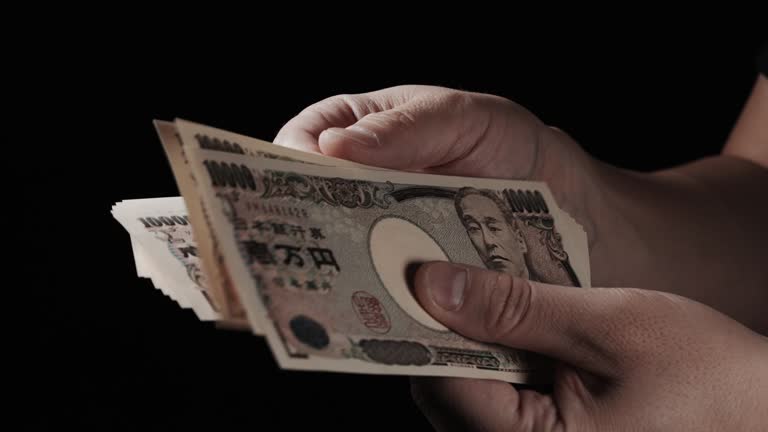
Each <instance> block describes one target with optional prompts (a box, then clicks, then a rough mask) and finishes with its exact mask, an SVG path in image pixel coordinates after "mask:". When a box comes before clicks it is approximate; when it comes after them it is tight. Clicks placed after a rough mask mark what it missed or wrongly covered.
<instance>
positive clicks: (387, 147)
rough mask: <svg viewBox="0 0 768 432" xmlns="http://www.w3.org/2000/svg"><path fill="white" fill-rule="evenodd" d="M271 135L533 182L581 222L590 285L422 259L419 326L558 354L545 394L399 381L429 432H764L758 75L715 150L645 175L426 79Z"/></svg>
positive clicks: (762, 114) (765, 304)
mask: <svg viewBox="0 0 768 432" xmlns="http://www.w3.org/2000/svg"><path fill="white" fill-rule="evenodd" d="M275 142H276V143H277V144H281V145H286V146H291V147H295V148H299V149H302V150H308V151H315V152H322V153H324V154H327V155H330V156H335V157H340V158H345V159H349V160H353V161H356V162H360V163H364V164H368V165H376V166H381V167H386V168H394V169H401V170H412V171H424V172H431V173H440V174H450V175H463V176H475V177H495V178H511V179H532V180H540V181H545V182H547V184H548V185H549V187H550V189H551V190H552V193H553V194H554V196H555V199H556V200H557V203H558V204H559V205H560V206H561V207H562V208H563V209H564V210H565V211H567V212H568V213H569V214H571V215H572V216H573V217H574V218H575V219H576V220H577V221H578V222H579V223H581V224H582V226H584V228H585V230H586V231H587V234H588V238H589V248H590V263H591V266H592V285H593V286H596V287H606V288H591V289H574V288H565V287H557V286H551V285H546V284H541V283H536V282H528V281H527V280H525V279H517V278H513V277H511V276H509V275H505V274H503V273H498V272H494V271H490V270H485V269H478V268H469V267H464V266H457V265H450V264H446V263H430V264H427V265H424V266H422V268H421V269H420V270H419V272H418V273H417V277H416V293H417V298H418V299H419V301H420V303H421V304H422V306H423V307H424V308H425V309H426V310H427V311H428V312H429V313H430V314H432V316H434V317H435V319H437V320H438V321H441V322H442V323H443V324H445V325H446V326H448V327H449V328H451V329H453V330H454V331H457V332H458V333H461V334H463V335H465V336H468V337H471V338H474V339H478V340H482V341H488V342H495V343H500V344H506V345H508V346H511V347H515V348H523V349H529V350H532V351H537V352H540V353H543V354H546V355H549V356H551V357H553V358H555V359H558V360H560V362H561V364H562V367H561V368H560V371H559V373H558V375H557V376H556V377H555V385H554V392H553V393H552V394H540V393H537V392H534V391H531V390H524V391H518V390H516V389H515V388H514V387H513V386H511V385H509V384H506V383H501V382H496V381H490V380H470V379H449V378H439V379H438V378H434V379H414V380H413V383H414V386H413V389H414V397H415V398H416V400H417V402H419V406H420V407H421V408H422V410H423V411H424V413H425V415H426V416H427V418H428V419H429V420H430V422H431V423H432V424H433V425H434V426H435V428H437V429H439V430H451V429H453V428H456V429H458V430H565V429H573V430H593V429H596V430H762V428H764V426H765V424H768V417H767V416H768V414H766V413H768V361H767V360H766V359H768V339H766V338H765V337H763V336H762V335H761V333H762V334H766V332H767V331H768V314H766V313H765V310H766V309H768V288H767V287H768V271H766V269H765V265H766V259H765V257H766V252H765V250H766V249H765V248H766V239H768V223H766V221H768V200H766V199H760V198H761V197H764V196H765V195H766V190H768V82H767V80H766V79H765V77H762V76H760V77H758V78H757V80H756V82H755V86H754V88H753V91H752V94H751V95H750V98H749V100H748V101H747V104H746V105H745V107H744V110H743V112H742V115H741V116H740V118H739V120H738V122H737V123H736V125H735V126H734V129H733V132H732V134H731V136H730V137H729V140H728V142H727V143H726V145H725V146H724V149H723V152H722V154H720V155H718V156H715V157H710V158H705V159H702V160H698V161H694V162H691V163H688V164H685V165H682V166H678V167H674V168H671V169H666V170H662V171H658V172H655V173H650V174H647V173H637V172H632V171H628V170H624V169H620V168H617V167H614V166H610V165H608V164H605V163H603V162H601V161H598V160H595V159H593V158H592V157H590V156H589V155H588V154H586V153H585V152H584V151H583V150H582V149H581V148H580V147H579V145H578V144H577V143H576V142H575V141H574V140H573V139H572V138H571V137H569V136H568V135H567V134H565V133H564V132H562V131H560V130H558V129H556V128H553V127H549V126H547V125H545V124H543V123H542V122H541V121H540V120H539V119H538V118H536V117H535V116H534V115H533V114H531V113H530V112H528V111H527V110H525V108H523V107H521V106H519V105H517V104H515V103H514V102H512V101H509V100H507V99H504V98H501V97H497V96H492V95H486V94H478V93H468V92H460V91H455V90H451V89H445V88H437V87H425V86H403V87H395V88H389V89H384V90H380V91H377V92H372V93H367V94H358V95H340V96H336V97H332V98H329V99H327V100H324V101H321V102H319V103H317V104H315V105H312V106H310V107H308V108H307V109H306V110H304V111H303V112H302V113H300V114H299V115H298V116H296V117H295V118H294V119H292V120H291V121H290V122H288V123H287V124H286V125H285V127H284V128H283V129H282V130H281V131H280V133H279V134H278V136H277V137H276V138H275ZM626 287H636V288H626ZM640 288H642V289H640Z"/></svg>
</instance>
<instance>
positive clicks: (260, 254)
mask: <svg viewBox="0 0 768 432" xmlns="http://www.w3.org/2000/svg"><path fill="white" fill-rule="evenodd" d="M181 137H182V141H183V143H184V148H185V151H186V154H187V156H188V159H189V166H190V168H191V171H192V172H193V173H194V175H195V177H196V178H197V179H198V182H197V184H196V186H197V188H198V191H197V192H198V195H199V197H200V198H201V199H202V205H203V207H204V208H205V209H206V212H207V214H208V216H209V217H210V223H211V228H212V230H211V235H212V236H214V238H215V241H216V242H217V244H219V247H220V249H221V252H222V255H223V257H224V259H223V260H222V261H220V262H219V263H218V265H223V266H226V267H227V271H228V273H229V274H231V276H232V280H233V284H234V286H235V288H236V289H237V291H238V294H239V296H240V298H241V301H242V302H243V305H244V307H245V309H246V310H247V312H248V318H249V320H251V322H253V323H255V324H256V325H258V326H259V327H260V328H261V329H262V330H263V331H264V333H265V335H266V337H267V339H268V341H269V345H270V347H271V349H272V351H273V353H274V355H275V356H276V358H277V360H278V362H279V364H280V366H281V367H283V368H287V369H304V370H325V371H339V372H356V373H373V374H403V375H439V376H461V377H475V378H489V379H499V380H504V381H510V382H529V381H531V380H532V377H535V374H536V373H537V372H541V371H542V370H546V366H547V362H546V361H545V359H544V358H542V357H539V356H535V355H533V354H531V353H527V352H522V351H518V350H513V349H509V348H505V347H499V346H495V345H490V344H484V343H479V342H476V341H472V340H469V339H466V338H464V337H462V336H460V335H458V334H456V333H454V332H452V331H450V330H449V329H447V328H445V327H444V326H443V325H441V324H440V323H439V322H437V321H435V320H434V319H433V318H432V317H430V316H429V315H428V314H427V313H426V312H425V311H424V310H423V309H422V308H421V307H420V306H419V304H418V303H417V302H416V300H415V298H414V296H413V295H412V293H411V291H410V287H409V280H408V275H409V273H410V272H411V271H412V270H413V268H414V265H417V264H418V263H420V262H424V261H432V260H445V261H452V262H458V263H465V264H470V265H476V266H484V267H487V268H490V269H494V270H497V271H503V272H507V273H509V274H513V275H517V276H521V277H525V278H528V279H531V280H537V281H543V282H547V283H554V284H559V285H569V286H574V287H578V286H584V287H586V286H589V284H590V281H589V263H588V258H589V257H588V252H587V242H586V236H585V235H584V231H583V230H582V229H581V228H580V227H579V226H578V225H577V224H576V223H575V222H574V221H573V219H572V218H570V217H569V216H568V215H566V214H565V213H563V212H562V211H561V210H560V209H559V208H558V207H557V205H556V204H555V202H554V199H553V197H552V195H551V193H550V191H549V190H548V188H547V187H546V185H545V184H543V183H540V182H524V181H501V180H489V179H479V178H460V177H447V176H434V175H425V174H411V173H401V172H398V173H395V172H392V171H374V170H366V169H362V168H341V167H325V166H317V165H310V164H305V163H296V162H290V161H283V160H273V159H264V158H258V157H250V156H248V155H242V154H231V153H223V152H218V151H211V150H206V149H201V148H200V147H199V146H196V145H194V143H191V144H188V143H187V140H188V137H185V136H184V134H182V135H181Z"/></svg>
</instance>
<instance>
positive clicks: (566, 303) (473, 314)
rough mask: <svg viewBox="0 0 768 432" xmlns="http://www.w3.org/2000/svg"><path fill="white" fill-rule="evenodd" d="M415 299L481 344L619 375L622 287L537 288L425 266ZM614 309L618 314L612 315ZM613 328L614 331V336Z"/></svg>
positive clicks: (484, 273)
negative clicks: (617, 340) (618, 321)
mask: <svg viewBox="0 0 768 432" xmlns="http://www.w3.org/2000/svg"><path fill="white" fill-rule="evenodd" d="M415 290H416V297H417V299H418V300H419V302H420V303H421V305H422V306H423V307H424V308H425V309H426V311H427V312H428V313H429V314H430V315H432V316H433V317H434V318H435V319H437V320H438V321H440V322H441V323H443V324H444V325H445V326H447V327H449V328H451V329H453V330H455V331H456V332H458V333H460V334H462V335H464V336H466V337H468V338H470V339H475V340H479V341H482V342H490V343H497V344H501V345H505V346H508V347H512V348H517V349H523V350H527V351H534V352H538V353H541V354H545V355H548V356H550V357H554V358H557V359H560V360H563V361H566V362H567V363H570V364H571V365H573V366H577V367H580V368H582V369H585V370H589V371H592V372H596V373H602V374H605V375H613V374H614V373H616V372H617V371H616V366H617V362H618V360H619V358H620V356H621V353H620V352H619V349H618V347H619V346H621V345H622V344H616V343H613V342H612V341H611V340H610V339H609V338H614V337H615V336H616V335H615V334H611V331H613V330H614V329H615V328H616V324H615V323H612V322H611V320H610V317H611V316H615V311H618V310H625V308H619V307H618V306H619V305H620V303H621V302H622V298H625V297H626V296H622V295H621V294H620V293H621V291H622V290H620V289H601V288H573V287H560V286H554V285H548V284H543V283H537V282H531V281H528V280H525V279H519V278H514V277H512V276H510V275H507V274H505V273H499V272H494V271H489V270H485V269H480V268H476V267H471V266H465V265H461V264H452V263H444V262H435V263H428V264H425V265H423V266H421V267H420V268H419V270H418V272H417V273H416V276H415ZM612 311H613V312H612ZM609 330H610V331H609Z"/></svg>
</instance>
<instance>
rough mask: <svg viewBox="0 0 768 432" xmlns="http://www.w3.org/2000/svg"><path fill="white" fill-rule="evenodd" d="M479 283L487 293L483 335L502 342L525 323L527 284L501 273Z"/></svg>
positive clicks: (528, 306) (529, 305) (529, 294)
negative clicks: (482, 284) (484, 332)
mask: <svg viewBox="0 0 768 432" xmlns="http://www.w3.org/2000/svg"><path fill="white" fill-rule="evenodd" d="M483 283H484V284H485V287H484V291H485V292H486V293H487V297H486V301H487V304H486V311H487V313H486V316H485V331H486V333H487V335H488V336H489V337H490V338H491V339H492V340H502V339H505V338H506V337H507V336H509V335H510V334H512V333H514V332H516V331H518V329H519V328H520V327H521V326H522V324H523V323H524V322H525V321H526V320H527V317H528V314H529V311H530V307H531V293H532V288H531V284H530V282H528V281H527V280H525V279H518V278H513V277H512V276H510V275H507V274H504V273H497V274H495V275H493V276H490V277H488V278H487V279H486V280H485V281H484V282H483Z"/></svg>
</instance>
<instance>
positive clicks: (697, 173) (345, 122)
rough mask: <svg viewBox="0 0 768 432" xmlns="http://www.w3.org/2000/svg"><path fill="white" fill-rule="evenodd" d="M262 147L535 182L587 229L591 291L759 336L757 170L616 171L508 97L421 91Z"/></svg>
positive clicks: (339, 99)
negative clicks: (653, 298)
mask: <svg viewBox="0 0 768 432" xmlns="http://www.w3.org/2000/svg"><path fill="white" fill-rule="evenodd" d="M661 139H663V138H661ZM274 142H275V143H276V144H280V145H285V146H290V147H295V148H299V149H301V150H308V151H315V152H322V153H324V154H326V155H330V156H334V157H338V158H343V159H348V160H352V161H355V162H359V163H363V164H367V165H374V166H380V167H386V168H392V169H398V170H410V171H423V172H428V173H437V174H446V175H462V176H471V177H492V178H507V179H526V180H536V181H543V182H546V184H547V185H548V187H549V189H550V190H551V191H552V194H553V195H554V198H555V200H556V202H557V204H558V206H559V207H560V208H562V209H563V210H565V211H566V212H567V213H568V214H570V215H571V216H572V217H573V218H574V219H576V221H577V222H578V223H579V224H581V226H582V227H584V229H585V231H586V233H587V238H588V247H589V260H590V267H591V284H592V285H593V286H603V287H608V286H635V287H653V288H654V289H657V290H660V291H666V292H671V293H675V294H679V295H682V296H684V297H687V298H690V299H694V300H696V301H699V302H702V303H704V304H707V305H710V306H712V307H715V308H717V309H718V310H720V311H722V312H723V313H726V314H728V315H729V316H731V317H734V318H735V319H737V320H739V321H740V322H742V323H744V324H746V325H748V326H750V327H751V328H753V329H756V330H758V331H763V332H764V331H765V329H766V328H768V327H766V326H768V323H767V322H766V319H765V313H764V311H763V309H764V308H762V307H760V306H759V305H760V304H763V303H764V301H763V300H765V299H766V296H768V291H766V290H765V289H764V287H765V282H766V276H765V275H766V273H765V271H764V269H763V267H762V266H761V263H762V262H761V261H760V257H762V252H761V251H762V250H763V249H762V248H763V247H764V244H763V241H762V240H760V239H761V238H762V237H761V236H760V234H761V233H764V232H765V230H766V228H765V226H766V225H765V223H764V221H765V216H764V215H765V214H766V213H765V210H766V209H768V207H766V206H765V205H762V204H761V201H760V200H753V199H749V197H756V196H761V193H762V192H763V189H764V188H765V181H766V180H768V176H766V173H768V171H765V170H764V169H763V170H761V169H758V168H757V167H755V166H751V164H749V163H747V162H745V161H740V160H737V158H733V157H714V158H708V159H702V160H698V161H695V162H693V163H691V164H687V165H684V166H681V167H677V168H675V169H668V170H664V171H659V172H655V173H638V172H632V171H628V170H623V169H619V168H617V167H613V166H611V165H608V164H605V163H602V162H600V161H598V160H596V159H594V158H592V157H590V156H589V155H588V154H587V153H586V152H585V151H583V150H582V149H581V147H580V146H579V145H578V144H577V143H576V142H575V141H574V140H573V139H572V138H571V137H570V136H568V135H566V134H565V133H563V132H562V131H560V130H558V129H555V128H553V127H549V126H547V125H545V124H544V123H543V122H542V121H540V120H539V119H538V118H537V117H536V116H534V115H533V114H531V113H530V112H528V111H527V110H526V109H525V108H523V107H521V106H520V105H518V104H516V103H514V102H512V101H510V100H507V99H504V98H502V97H498V96H493V95H487V94H481V93H471V92H464V91H457V90H452V89H447V88H442V87H429V86H399V87H392V88H386V89H383V90H379V91H374V92H371V93H364V94H354V95H338V96H333V97H331V98H328V99H326V100H323V101H321V102H318V103H316V104H313V105H311V106H309V107H307V108H306V109H304V110H303V111H302V112H301V113H300V114H299V115H297V116H296V117H295V118H293V119H291V120H290V121H289V122H288V123H286V125H285V126H284V127H283V128H282V129H281V130H280V132H279V133H278V134H277V137H276V138H275V139H274ZM616 145H621V137H617V140H616ZM745 197H747V198H746V199H745ZM763 204H764V203H763ZM723 251H726V252H723ZM708 263H713V264H714V265H708ZM734 274H738V275H739V277H740V278H741V279H740V282H739V283H732V277H733V275H734ZM545 282H550V283H560V282H559V281H554V280H551V281H545ZM725 286H729V288H728V289H724V288H723V287H725Z"/></svg>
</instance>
